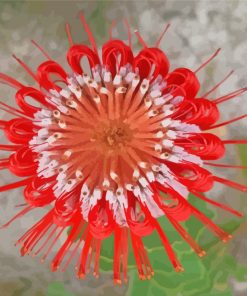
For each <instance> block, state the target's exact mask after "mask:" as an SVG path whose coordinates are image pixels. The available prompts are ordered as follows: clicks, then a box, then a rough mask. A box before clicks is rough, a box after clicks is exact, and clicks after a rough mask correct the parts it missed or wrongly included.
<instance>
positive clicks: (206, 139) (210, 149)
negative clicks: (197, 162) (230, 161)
mask: <svg viewBox="0 0 247 296" xmlns="http://www.w3.org/2000/svg"><path fill="white" fill-rule="evenodd" d="M176 144H177V145H179V146H181V147H183V148H185V149H186V151H188V152H189V153H190V154H194V155H197V156H199V157H200V158H201V159H204V160H216V159H219V158H221V157H223V156H224V154H225V146H224V143H223V142H222V141H221V140H220V138H218V137H217V136H216V135H214V134H209V133H196V134H192V135H191V136H189V137H188V138H185V139H178V140H176Z"/></svg>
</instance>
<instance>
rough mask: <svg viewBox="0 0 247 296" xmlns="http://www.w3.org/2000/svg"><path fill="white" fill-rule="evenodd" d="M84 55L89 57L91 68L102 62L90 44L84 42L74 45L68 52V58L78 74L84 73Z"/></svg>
mask: <svg viewBox="0 0 247 296" xmlns="http://www.w3.org/2000/svg"><path fill="white" fill-rule="evenodd" d="M83 57H86V58H87V59H88V62H89V65H90V67H91V68H94V67H95V66H96V65H99V64H100V60H99V57H98V55H97V54H96V53H95V52H94V51H93V50H92V49H90V48H89V47H88V46H86V45H82V44H80V45H73V46H71V47H70V49H69V51H68V53H67V60H68V63H69V64H70V67H71V68H72V70H73V71H74V72H76V73H78V74H82V73H83V72H84V71H83V69H82V67H81V64H80V62H81V59H82V58H83Z"/></svg>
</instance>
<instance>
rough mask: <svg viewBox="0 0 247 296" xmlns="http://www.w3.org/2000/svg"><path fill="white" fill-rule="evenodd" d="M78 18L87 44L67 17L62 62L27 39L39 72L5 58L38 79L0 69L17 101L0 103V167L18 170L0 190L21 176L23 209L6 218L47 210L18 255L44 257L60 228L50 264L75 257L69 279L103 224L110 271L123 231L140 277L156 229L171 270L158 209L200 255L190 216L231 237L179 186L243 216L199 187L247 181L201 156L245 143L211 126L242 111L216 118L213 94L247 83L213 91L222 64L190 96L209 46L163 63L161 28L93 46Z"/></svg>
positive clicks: (119, 262)
mask: <svg viewBox="0 0 247 296" xmlns="http://www.w3.org/2000/svg"><path fill="white" fill-rule="evenodd" d="M80 19H81V21H82V24H83V26H84V28H85V31H86V33H87V34H88V37H89V41H90V46H87V45H84V44H74V43H73V39H72V37H71V34H70V29H69V26H68V25H67V33H68V37H69V41H70V44H71V46H70V48H69V50H68V53H67V60H68V63H69V65H70V67H71V72H70V73H67V72H66V71H65V70H64V69H63V68H62V66H61V65H59V64H58V63H57V62H56V61H54V60H53V59H52V58H50V57H49V55H48V54H47V53H46V52H45V51H44V49H43V48H41V47H40V46H39V45H38V44H37V43H36V42H34V41H33V43H34V45H36V46H37V47H38V48H39V49H40V50H41V52H42V53H43V54H44V56H45V58H46V61H44V62H43V63H42V64H41V65H40V66H39V67H38V69H37V71H35V72H34V71H32V70H31V69H30V68H29V67H28V66H27V65H26V64H25V63H24V62H22V61H21V60H20V59H18V58H17V57H15V56H14V58H15V59H16V60H17V61H18V62H19V64H20V65H21V66H22V67H23V68H24V69H25V70H26V71H27V72H28V74H30V75H31V76H32V78H33V79H34V80H35V81H36V82H37V83H38V85H39V87H33V86H26V85H23V84H21V83H20V82H18V81H17V80H15V79H14V78H11V77H9V76H7V75H5V74H0V79H1V82H2V83H5V84H8V85H9V86H10V87H13V88H15V89H16V96H15V99H16V104H17V108H14V107H10V106H8V105H7V104H4V103H1V105H0V106H1V107H0V108H1V109H2V110H5V111H6V112H8V113H9V114H11V115H13V116H14V118H12V119H10V120H8V121H7V120H1V121H0V126H1V129H2V130H3V131H4V133H5V135H6V138H7V139H8V140H9V141H10V142H12V144H9V145H5V144H4V145H0V149H1V150H6V151H10V155H9V156H8V157H6V158H4V159H1V160H0V168H1V169H8V170H10V171H11V172H12V173H13V174H14V175H16V176H18V177H22V179H21V180H20V181H17V182H15V183H12V184H7V185H2V186H1V187H0V191H1V192H2V191H7V190H10V189H14V188H18V187H24V199H25V205H24V208H23V209H22V210H21V212H19V213H18V214H17V215H16V216H15V217H14V218H13V219H12V220H11V221H10V222H12V221H13V220H15V219H16V218H19V217H21V216H23V215H24V214H26V213H28V212H29V211H31V210H33V209H35V208H37V207H47V208H48V209H49V210H48V209H47V214H46V215H45V216H44V217H43V218H42V219H41V220H40V221H38V222H37V223H36V224H35V225H34V226H33V227H32V228H30V229H29V230H28V231H27V232H26V233H25V234H24V235H23V236H22V237H21V238H20V239H19V240H18V241H17V245H19V246H20V251H21V255H26V254H27V255H29V254H33V256H36V255H38V254H40V253H42V254H43V255H42V257H41V259H42V260H45V259H46V258H47V257H48V255H49V253H50V252H51V250H52V249H53V248H54V247H55V245H58V241H59V238H60V237H61V236H62V234H63V233H64V232H66V233H67V229H68V227H70V232H69V233H68V236H67V238H66V240H65V241H64V242H63V244H62V245H61V246H59V249H58V252H57V253H56V255H55V257H54V258H53V259H52V262H51V268H52V270H53V271H55V270H57V269H58V268H61V270H65V268H66V267H67V266H68V264H69V262H70V261H71V259H72V258H73V257H77V259H76V260H77V265H76V270H77V275H78V277H79V278H83V277H84V276H85V274H86V273H87V272H88V271H89V270H90V267H91V268H92V269H93V273H94V275H95V276H96V277H98V275H99V259H100V251H101V243H102V241H103V240H104V239H105V238H107V237H109V236H111V235H112V236H114V254H113V262H114V263H113V274H114V282H115V283H121V282H122V281H123V280H124V281H127V266H128V242H129V241H130V242H131V245H132V249H133V253H134V257H135V260H136V266H137V270H138V274H139V277H140V279H146V278H148V279H149V278H150V277H151V276H152V275H153V274H154V271H153V269H152V266H151V264H150V262H149V259H148V256H147V252H146V250H145V246H144V244H143V242H142V238H143V237H145V236H147V235H150V234H151V233H152V232H154V231H156V232H157V233H158V235H159V237H160V240H161V242H162V244H163V246H164V249H165V251H166V253H167V255H168V257H169V259H170V261H171V264H172V265H173V266H174V269H175V270H176V271H182V270H183V268H182V265H181V264H180V262H179V260H178V258H177V257H176V254H175V252H174V251H173V249H172V247H171V244H170V243H169V240H168V238H167V236H166V234H165V229H162V228H161V226H160V224H159V222H158V220H157V218H158V217H160V216H166V218H167V219H168V220H169V222H170V223H171V224H172V226H173V227H174V229H175V230H176V231H177V232H178V233H179V234H180V235H181V237H182V238H183V239H184V240H185V241H186V242H187V243H188V244H189V245H190V246H191V247H192V248H193V249H194V250H195V252H196V253H197V254H198V255H199V256H200V257H202V256H204V255H205V251H204V250H203V249H202V248H201V247H200V246H199V245H198V244H197V243H196V242H195V241H194V239H193V238H192V237H191V235H190V234H189V233H188V232H187V231H186V230H185V228H184V227H183V225H182V223H181V222H183V221H185V220H187V219H189V218H190V217H191V216H194V217H195V218H197V219H198V220H199V221H200V222H202V223H204V225H205V227H206V228H208V230H209V231H211V232H213V233H214V234H215V235H216V236H217V237H219V239H221V240H222V241H223V242H226V241H228V240H229V239H230V238H231V235H230V234H228V233H227V232H225V231H224V230H223V229H221V228H220V227H218V226H217V225H216V224H214V223H213V222H212V221H211V220H210V219H209V218H208V217H207V216H205V215H204V214H203V213H202V212H201V211H199V210H198V209H197V208H196V207H194V206H193V205H192V204H190V203H189V202H188V200H187V196H188V194H189V193H193V195H194V196H195V198H198V199H201V200H203V201H205V202H208V203H210V204H213V205H215V206H217V207H220V208H221V209H224V210H226V211H228V212H230V213H231V214H234V215H236V216H241V213H239V212H237V211H236V210H234V209H232V208H230V207H229V206H227V205H223V204H221V203H219V202H217V201H215V200H213V199H209V198H207V197H206V196H205V195H204V192H206V191H208V190H210V189H211V188H212V187H213V185H214V183H215V182H220V183H223V184H224V185H226V186H230V187H233V188H235V189H238V190H241V191H246V190H247V187H246V186H243V185H240V184H238V183H235V182H233V181H230V180H227V179H224V178H222V177H221V176H215V175H214V174H213V173H211V172H210V166H220V167H225V168H228V167H234V166H232V165H224V164H217V163H214V162H211V161H215V160H217V159H219V158H221V157H222V156H223V155H224V153H225V145H228V144H234V143H247V140H239V141H238V140H221V139H220V138H219V137H218V136H216V135H215V134H213V133H212V130H213V129H214V128H217V127H220V126H224V125H227V124H229V123H231V122H234V121H237V120H239V119H241V118H243V117H245V116H246V115H242V116H240V117H237V118H234V119H231V120H229V121H227V122H221V123H216V122H217V121H218V119H219V117H220V114H219V110H218V105H219V104H221V103H223V102H225V101H227V100H229V99H232V98H234V97H236V96H238V95H240V94H242V93H243V92H244V91H246V89H247V88H243V89H239V90H237V91H234V92H232V93H230V94H227V95H224V96H221V97H218V98H212V97H213V96H212V92H213V91H214V90H215V89H216V88H217V87H218V86H219V85H220V84H221V83H223V82H224V81H225V80H226V78H228V77H229V75H230V74H231V73H230V74H229V75H228V76H227V77H226V78H224V79H223V80H222V81H221V82H219V83H218V84H217V85H216V86H215V87H213V88H212V89H211V90H209V91H208V92H207V93H206V94H205V95H203V96H201V97H198V95H197V94H198V92H199V90H200V82H199V80H198V78H197V72H198V71H199V70H201V69H202V68H203V67H204V66H206V64H207V63H209V62H210V61H211V60H212V59H213V58H214V57H215V56H216V55H217V53H218V51H219V50H218V51H216V53H215V54H214V55H213V56H211V57H210V58H209V59H208V60H207V61H206V62H204V63H203V64H202V65H201V66H200V67H199V68H198V69H197V70H194V71H193V70H190V69H187V68H178V69H175V70H173V71H169V60H168V58H167V56H166V55H165V53H164V52H163V51H162V50H161V49H160V48H159V43H160V40H161V38H162V37H163V34H164V32H165V31H166V29H167V28H166V29H165V30H164V32H163V33H162V34H161V36H160V38H159V39H158V41H157V42H156V44H155V46H154V47H148V46H147V45H146V44H145V42H144V41H143V39H142V38H141V36H140V35H139V33H138V32H136V35H137V37H138V39H139V41H140V42H141V44H142V45H143V49H142V50H141V51H140V52H139V53H138V54H137V55H134V54H133V51H132V47H131V35H130V30H129V28H128V32H129V43H128V44H126V43H125V42H123V41H121V40H115V39H112V37H111V38H110V40H109V41H107V42H106V43H105V44H104V45H103V47H102V54H99V51H98V49H97V46H96V43H95V40H94V38H93V36H92V33H91V32H90V30H89V28H88V26H87V24H86V22H85V19H84V17H83V16H82V15H80ZM82 58H86V59H87V60H88V62H89V65H90V73H86V72H85V71H84V69H83V67H82V65H81V63H80V62H81V60H82ZM52 75H53V76H56V79H55V80H53V79H52ZM58 82H59V83H58ZM28 97H29V101H27V98H28ZM30 98H32V99H33V101H34V104H33V105H32V103H31V102H30ZM37 102H38V104H39V105H40V106H39V107H37ZM238 168H244V167H241V166H238ZM48 205H49V206H48ZM10 222H8V223H7V224H5V225H4V227H6V226H7V225H9V223H10Z"/></svg>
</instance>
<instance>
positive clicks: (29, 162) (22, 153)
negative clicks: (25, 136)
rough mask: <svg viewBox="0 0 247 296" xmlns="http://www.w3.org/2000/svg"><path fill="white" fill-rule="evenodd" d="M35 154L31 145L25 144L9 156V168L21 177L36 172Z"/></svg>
mask: <svg viewBox="0 0 247 296" xmlns="http://www.w3.org/2000/svg"><path fill="white" fill-rule="evenodd" d="M34 158H35V155H34V153H33V152H32V150H31V149H30V148H29V147H26V146H23V147H21V148H20V149H18V150H17V151H16V153H13V154H12V155H11V156H10V157H9V170H10V171H11V172H12V173H13V174H15V175H16V176H19V177H26V176H32V175H35V174H36V170H37V163H36V162H34Z"/></svg>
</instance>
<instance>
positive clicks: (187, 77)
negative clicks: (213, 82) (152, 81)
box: [167, 68, 200, 99]
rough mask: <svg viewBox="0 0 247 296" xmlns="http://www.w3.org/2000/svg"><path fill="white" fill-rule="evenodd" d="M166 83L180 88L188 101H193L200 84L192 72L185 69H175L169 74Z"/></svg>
mask: <svg viewBox="0 0 247 296" xmlns="http://www.w3.org/2000/svg"><path fill="white" fill-rule="evenodd" d="M167 83H168V85H169V84H175V85H179V86H181V87H182V88H183V89H184V90H185V92H186V96H187V98H188V99H193V98H194V97H195V96H196V94H197V93H198V91H199V88H200V82H199V80H198V78H197V76H196V74H195V73H194V72H192V71H191V70H189V69H187V68H177V69H175V70H174V71H173V72H171V73H169V75H168V77H167Z"/></svg>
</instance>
